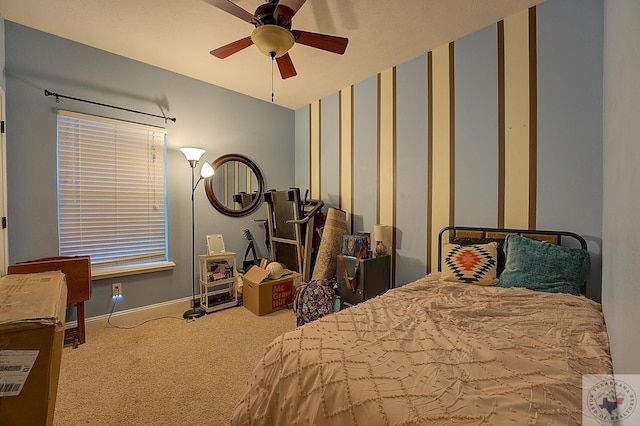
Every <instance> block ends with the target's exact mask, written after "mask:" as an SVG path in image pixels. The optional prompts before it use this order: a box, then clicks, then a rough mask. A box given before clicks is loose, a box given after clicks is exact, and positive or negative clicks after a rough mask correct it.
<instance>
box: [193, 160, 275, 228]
mask: <svg viewBox="0 0 640 426" xmlns="http://www.w3.org/2000/svg"><path fill="white" fill-rule="evenodd" d="M211 166H212V167H213V170H215V174H214V175H213V176H211V177H210V178H207V180H206V181H205V187H204V189H205V192H206V193H207V198H208V199H209V202H210V203H211V205H212V206H213V207H214V208H215V209H216V210H218V211H219V212H220V213H222V214H225V215H227V216H233V217H240V216H245V215H248V214H249V213H251V212H252V211H254V210H255V209H257V208H258V206H259V205H260V202H261V201H262V191H263V189H264V188H263V187H264V179H263V178H262V173H261V172H260V169H258V166H257V165H256V164H255V163H254V162H253V161H251V160H250V159H248V158H247V157H245V156H243V155H239V154H228V155H223V156H222V157H219V158H217V159H216V160H215V161H214V162H213V163H211Z"/></svg>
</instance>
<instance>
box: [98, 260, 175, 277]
mask: <svg viewBox="0 0 640 426" xmlns="http://www.w3.org/2000/svg"><path fill="white" fill-rule="evenodd" d="M175 267H176V264H175V263H174V262H171V261H169V262H158V263H149V264H146V265H135V266H123V267H118V268H110V269H102V270H100V269H98V270H96V271H91V279H92V280H103V279H105V278H116V277H124V276H127V275H138V274H146V273H148V272H160V271H169V270H171V269H173V268H175Z"/></svg>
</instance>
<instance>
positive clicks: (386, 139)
mask: <svg viewBox="0 0 640 426" xmlns="http://www.w3.org/2000/svg"><path fill="white" fill-rule="evenodd" d="M395 84H396V69H395V68H391V69H388V70H386V71H383V72H382V73H380V74H379V75H378V217H377V221H378V223H382V224H385V225H389V226H390V227H391V229H392V235H391V241H389V242H388V243H389V245H390V246H391V248H392V250H391V252H390V253H392V256H393V253H394V250H393V247H395V224H396V210H395V206H396V169H395V166H396V87H395ZM391 265H392V266H391V277H395V273H394V270H395V268H394V265H395V262H394V259H393V257H392V259H391ZM392 286H394V285H393V282H392Z"/></svg>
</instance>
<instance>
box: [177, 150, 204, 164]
mask: <svg viewBox="0 0 640 426" xmlns="http://www.w3.org/2000/svg"><path fill="white" fill-rule="evenodd" d="M180 151H182V153H183V154H184V156H185V157H186V158H187V160H188V161H189V162H192V161H195V162H196V163H197V162H198V161H199V160H200V157H202V154H204V153H205V150H204V149H200V148H180Z"/></svg>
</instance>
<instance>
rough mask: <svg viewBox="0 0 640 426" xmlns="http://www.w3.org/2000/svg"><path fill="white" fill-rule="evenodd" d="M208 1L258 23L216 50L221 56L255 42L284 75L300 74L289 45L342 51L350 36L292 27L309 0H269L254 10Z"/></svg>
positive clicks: (224, 1) (228, 0) (225, 0)
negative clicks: (249, 33) (249, 10)
mask: <svg viewBox="0 0 640 426" xmlns="http://www.w3.org/2000/svg"><path fill="white" fill-rule="evenodd" d="M205 1H206V2H207V3H209V4H211V5H212V6H215V7H217V8H219V9H222V10H224V11H225V12H228V13H230V14H232V15H233V16H235V17H237V18H240V19H242V20H243V21H246V22H248V23H250V24H253V25H254V26H255V29H254V30H253V32H252V33H251V35H250V36H247V37H244V38H241V39H240V40H236V41H234V42H232V43H229V44H226V45H224V46H221V47H219V48H217V49H214V50H212V51H211V52H210V53H211V54H212V55H213V56H215V57H217V58H220V59H224V58H226V57H227V56H230V55H233V54H234V53H237V52H239V51H241V50H242V49H245V48H247V47H249V46H251V45H252V44H255V45H256V46H257V47H258V49H260V51H261V52H262V53H264V54H265V55H267V56H269V57H271V58H272V59H274V58H275V60H276V62H277V64H278V70H280V76H281V77H282V78H283V79H286V78H290V77H293V76H295V75H297V73H296V69H295V67H294V66H293V61H292V60H291V57H290V56H289V49H291V47H292V46H293V44H294V43H300V44H304V45H306V46H311V47H315V48H316V49H321V50H326V51H329V52H333V53H337V54H339V55H342V54H343V53H344V52H345V50H346V49H347V43H349V39H347V38H344V37H336V36H331V35H327V34H317V33H311V32H308V31H301V30H292V29H291V19H292V18H293V16H294V15H295V14H296V13H297V12H298V10H299V9H300V7H302V5H303V4H304V3H305V1H306V0H267V2H266V3H264V4H262V5H260V6H258V8H257V9H256V11H255V12H254V13H253V14H252V13H250V12H248V11H246V10H244V9H243V8H241V7H240V6H238V5H237V4H235V3H234V2H232V1H231V0H205Z"/></svg>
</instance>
